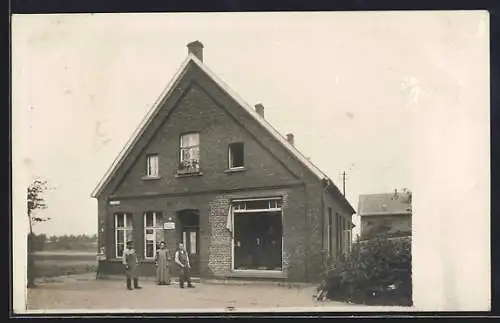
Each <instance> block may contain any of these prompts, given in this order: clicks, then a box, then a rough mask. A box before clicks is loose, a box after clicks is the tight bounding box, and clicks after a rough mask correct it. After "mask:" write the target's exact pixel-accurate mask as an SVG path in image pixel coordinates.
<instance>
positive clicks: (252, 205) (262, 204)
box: [246, 200, 269, 210]
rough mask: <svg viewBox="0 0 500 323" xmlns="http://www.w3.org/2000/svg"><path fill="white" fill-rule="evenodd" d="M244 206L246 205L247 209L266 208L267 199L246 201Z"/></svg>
mask: <svg viewBox="0 0 500 323" xmlns="http://www.w3.org/2000/svg"><path fill="white" fill-rule="evenodd" d="M246 206H247V210H254V209H268V208H269V200H262V201H247V202H246Z"/></svg>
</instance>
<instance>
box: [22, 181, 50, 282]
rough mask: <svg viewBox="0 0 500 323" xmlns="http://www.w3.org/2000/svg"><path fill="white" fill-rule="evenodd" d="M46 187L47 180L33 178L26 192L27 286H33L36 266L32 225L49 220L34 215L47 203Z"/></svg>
mask: <svg viewBox="0 0 500 323" xmlns="http://www.w3.org/2000/svg"><path fill="white" fill-rule="evenodd" d="M47 189H48V186H47V181H45V180H41V179H35V180H34V181H33V182H32V183H31V184H30V185H29V186H28V192H27V208H28V220H29V228H30V232H29V235H28V288H31V287H35V277H36V268H35V261H34V259H33V254H32V253H33V249H34V248H33V244H34V239H33V225H34V224H35V223H40V222H45V221H48V220H50V218H49V217H41V216H38V215H36V211H37V210H41V209H46V208H47V204H46V203H45V198H44V197H43V193H44V192H45V191H46V190H47Z"/></svg>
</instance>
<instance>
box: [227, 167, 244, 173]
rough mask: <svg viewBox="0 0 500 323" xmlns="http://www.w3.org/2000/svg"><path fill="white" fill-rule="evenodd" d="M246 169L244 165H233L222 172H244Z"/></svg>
mask: <svg viewBox="0 0 500 323" xmlns="http://www.w3.org/2000/svg"><path fill="white" fill-rule="evenodd" d="M246 170H247V169H246V168H245V167H235V168H228V169H226V170H225V171H224V173H228V174H231V173H238V172H244V171H246Z"/></svg>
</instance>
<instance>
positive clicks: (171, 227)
mask: <svg viewBox="0 0 500 323" xmlns="http://www.w3.org/2000/svg"><path fill="white" fill-rule="evenodd" d="M163 229H165V230H174V229H175V222H165V223H164V224H163Z"/></svg>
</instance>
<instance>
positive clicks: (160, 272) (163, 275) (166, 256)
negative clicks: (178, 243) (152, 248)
mask: <svg viewBox="0 0 500 323" xmlns="http://www.w3.org/2000/svg"><path fill="white" fill-rule="evenodd" d="M171 260H172V259H171V257H170V252H169V251H168V249H167V246H166V244H165V242H164V241H162V242H161V243H160V249H159V250H158V251H157V252H156V259H155V264H156V280H157V283H158V285H170V261H171Z"/></svg>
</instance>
